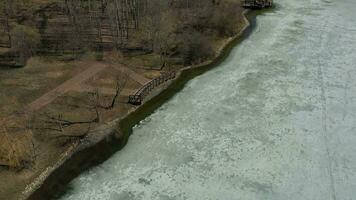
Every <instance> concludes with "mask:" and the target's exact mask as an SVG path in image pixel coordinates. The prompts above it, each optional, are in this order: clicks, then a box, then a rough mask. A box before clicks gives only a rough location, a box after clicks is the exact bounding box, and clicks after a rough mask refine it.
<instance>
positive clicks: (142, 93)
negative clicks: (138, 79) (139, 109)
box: [129, 71, 176, 105]
mask: <svg viewBox="0 0 356 200" xmlns="http://www.w3.org/2000/svg"><path fill="white" fill-rule="evenodd" d="M175 77H176V72H174V71H172V72H167V73H164V74H162V75H161V76H159V77H157V78H155V79H153V80H151V81H150V82H148V83H146V84H145V85H144V86H142V87H141V88H140V89H139V90H138V91H137V92H136V93H135V94H134V95H130V96H129V103H130V104H132V105H141V104H142V102H143V100H144V98H145V97H146V96H147V95H148V94H149V93H150V92H151V91H152V90H153V89H154V88H156V87H157V86H159V85H161V84H162V83H165V82H167V81H169V80H172V79H174V78H175Z"/></svg>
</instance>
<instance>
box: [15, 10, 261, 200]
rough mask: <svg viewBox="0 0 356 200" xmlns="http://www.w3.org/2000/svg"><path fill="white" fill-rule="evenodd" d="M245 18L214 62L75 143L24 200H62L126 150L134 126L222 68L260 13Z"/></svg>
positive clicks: (180, 76)
mask: <svg viewBox="0 0 356 200" xmlns="http://www.w3.org/2000/svg"><path fill="white" fill-rule="evenodd" d="M242 16H243V17H242V18H243V20H244V27H243V28H242V29H241V30H240V31H239V33H237V34H236V35H235V36H233V37H230V38H228V39H226V40H225V41H224V43H223V44H222V45H221V46H220V48H219V49H218V50H217V52H216V55H215V56H214V58H213V59H212V60H209V61H206V62H204V63H201V64H198V65H192V66H188V67H185V68H182V69H180V70H179V71H178V73H177V77H176V78H175V79H173V80H172V81H168V82H167V83H166V84H164V85H162V86H161V87H159V88H158V89H156V90H155V91H153V92H152V93H151V94H150V95H149V96H148V97H147V98H146V99H145V100H144V102H143V104H142V105H141V106H138V107H136V108H135V109H133V110H131V111H130V112H129V113H127V114H126V115H125V116H124V117H123V118H120V119H117V120H114V121H112V122H109V123H106V124H104V125H103V126H101V127H99V129H98V130H96V133H95V134H90V136H89V137H88V138H86V139H83V140H82V141H79V142H76V143H75V144H73V145H72V146H71V147H70V148H68V150H67V151H66V152H65V153H63V154H62V156H61V157H60V158H59V159H58V162H57V163H56V164H55V165H54V166H49V167H47V169H46V170H45V171H44V172H42V173H41V174H40V175H39V176H38V177H37V178H36V179H35V180H34V181H33V182H32V183H31V184H29V185H27V186H26V189H25V190H24V191H23V192H22V193H21V195H20V199H33V200H41V199H46V200H47V199H52V198H54V197H59V196H61V194H63V193H64V192H65V191H67V190H68V189H70V188H68V183H69V182H70V181H72V180H73V179H74V178H75V177H77V176H78V175H80V174H81V173H82V172H83V171H85V170H87V169H90V168H91V167H94V166H97V165H99V164H101V163H103V162H104V161H106V160H107V159H108V158H110V157H111V156H112V155H113V154H114V153H116V152H117V151H119V150H121V149H122V148H123V147H125V145H126V143H127V141H128V139H129V136H130V135H131V133H132V127H133V126H135V125H136V124H137V123H139V122H140V121H141V120H142V119H144V118H145V117H147V116H148V115H150V114H151V113H153V112H154V111H155V110H156V109H157V108H158V107H160V106H161V105H162V104H163V103H165V102H166V101H167V100H169V99H170V98H171V97H173V96H174V94H176V93H177V92H179V91H180V90H181V89H183V88H184V86H185V84H186V83H187V82H188V81H189V80H191V79H192V78H194V77H197V76H199V75H201V74H203V73H204V72H206V71H209V70H210V69H212V68H214V67H217V66H219V64H220V63H221V62H223V61H224V60H225V58H226V57H227V56H228V55H229V54H230V52H231V50H232V49H233V48H234V47H235V46H236V45H238V44H239V43H240V42H241V41H243V40H244V39H246V38H248V36H249V35H250V33H251V32H252V30H253V28H254V26H255V23H256V16H257V12H249V10H245V11H244V12H243V13H242Z"/></svg>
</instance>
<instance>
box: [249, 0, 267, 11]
mask: <svg viewBox="0 0 356 200" xmlns="http://www.w3.org/2000/svg"><path fill="white" fill-rule="evenodd" d="M272 5H273V0H244V1H243V2H242V6H243V7H245V8H251V9H262V8H269V7H272Z"/></svg>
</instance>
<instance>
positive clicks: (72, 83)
mask: <svg viewBox="0 0 356 200" xmlns="http://www.w3.org/2000/svg"><path fill="white" fill-rule="evenodd" d="M109 66H112V67H113V68H114V69H116V70H119V71H121V72H125V73H127V74H128V75H129V76H130V78H132V79H134V80H135V81H136V82H138V83H140V84H142V85H144V84H146V83H147V82H149V81H150V79H147V78H145V77H144V76H142V75H140V74H138V73H136V72H134V71H133V70H131V69H129V68H127V67H125V66H123V65H118V64H113V65H109V64H103V63H95V64H94V65H93V66H91V67H89V68H88V69H86V70H85V71H83V72H81V73H79V74H77V75H76V76H74V77H73V78H71V79H69V80H67V81H66V82H64V83H63V84H61V85H59V86H58V87H57V88H55V89H53V90H51V91H50V92H48V93H46V94H44V95H43V96H41V97H40V98H38V99H36V100H35V101H33V102H32V103H30V104H29V105H28V106H27V108H26V111H30V112H31V111H32V112H33V111H36V110H39V109H40V108H42V107H43V106H46V105H48V104H50V103H51V102H53V101H54V100H55V99H56V98H57V97H59V96H61V95H63V94H65V93H66V92H68V91H71V90H74V91H81V90H80V89H84V88H83V85H82V83H84V82H85V81H86V80H88V79H90V78H91V77H93V76H94V75H96V74H98V73H99V72H101V71H103V70H105V69H107V68H108V67H109ZM84 90H85V89H84ZM86 90H88V88H86ZM101 90H102V91H103V92H104V93H112V91H111V89H108V88H101ZM131 93H133V92H132V90H123V92H122V95H124V96H128V95H129V94H131Z"/></svg>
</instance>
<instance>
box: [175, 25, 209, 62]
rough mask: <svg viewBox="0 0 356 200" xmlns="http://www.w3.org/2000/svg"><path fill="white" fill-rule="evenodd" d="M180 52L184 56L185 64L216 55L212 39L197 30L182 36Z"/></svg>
mask: <svg viewBox="0 0 356 200" xmlns="http://www.w3.org/2000/svg"><path fill="white" fill-rule="evenodd" d="M178 52H179V53H180V54H181V55H182V56H183V59H184V62H185V64H192V63H196V62H201V61H202V60H206V59H209V58H211V57H212V56H214V49H213V47H212V46H211V41H210V40H209V39H208V38H207V37H206V36H205V35H203V34H201V33H199V32H197V31H191V32H189V33H187V34H185V35H183V36H182V43H181V45H180V48H179V49H178Z"/></svg>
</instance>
